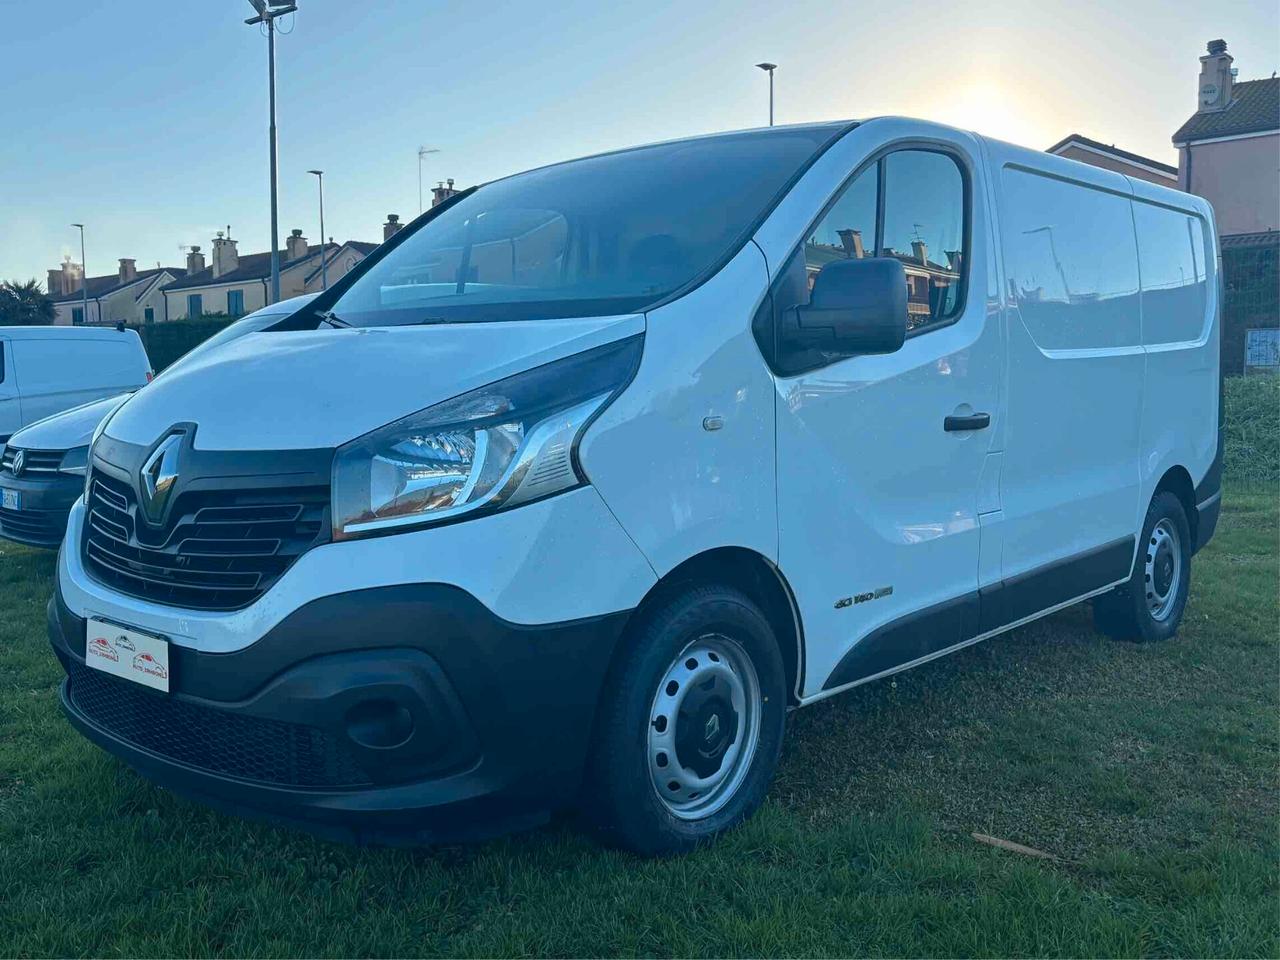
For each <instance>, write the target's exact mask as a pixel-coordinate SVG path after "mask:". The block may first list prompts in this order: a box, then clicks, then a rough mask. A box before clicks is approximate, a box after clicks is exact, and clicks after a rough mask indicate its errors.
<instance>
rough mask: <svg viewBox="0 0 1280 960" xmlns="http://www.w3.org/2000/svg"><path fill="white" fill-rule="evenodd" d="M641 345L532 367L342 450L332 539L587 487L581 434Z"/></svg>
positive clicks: (626, 374) (622, 344) (336, 465)
mask: <svg viewBox="0 0 1280 960" xmlns="http://www.w3.org/2000/svg"><path fill="white" fill-rule="evenodd" d="M641 343H642V338H641V337H632V338H630V339H627V340H622V341H618V342H616V343H611V344H608V345H606V346H603V347H597V348H596V349H594V350H588V351H586V352H585V353H580V354H576V355H574V356H572V357H567V358H565V359H563V360H557V361H555V362H554V363H548V364H546V365H545V366H541V367H535V368H534V369H532V370H527V371H525V372H524V373H519V374H516V375H515V376H513V377H508V378H507V379H505V380H499V381H498V382H497V383H493V384H490V385H489V386H486V387H481V388H479V389H478V390H473V391H471V392H470V393H464V394H462V395H461V396H458V397H454V398H453V399H452V400H446V401H444V402H443V403H438V404H436V405H435V406H432V407H427V408H426V409H425V410H420V411H418V412H417V413H414V414H410V415H409V416H407V417H404V418H402V419H400V420H396V421H395V422H394V423H389V424H387V425H386V426H384V427H379V428H378V429H377V430H374V431H372V432H370V433H367V434H365V435H364V436H363V437H359V438H357V439H355V440H353V441H351V442H350V443H348V444H345V445H344V446H342V447H339V448H338V452H337V454H336V455H335V456H334V459H333V510H332V513H333V538H334V539H335V540H349V539H352V538H355V537H362V536H368V535H370V534H375V533H382V532H384V531H390V530H400V529H404V528H406V527H415V526H424V525H427V524H433V523H441V522H444V521H446V520H453V519H455V518H458V517H460V516H463V515H468V516H469V515H472V514H479V513H492V512H494V511H497V510H503V509H506V508H508V507H514V506H517V505H519V504H522V503H528V502H529V501H531V500H537V499H540V498H542V497H547V496H550V495H551V494H553V493H559V492H560V491H562V490H568V489H569V488H571V487H576V486H578V485H580V484H583V483H585V482H586V477H584V476H583V475H582V471H581V468H580V467H579V465H578V463H577V457H576V446H577V441H578V438H579V437H580V436H581V435H582V433H583V431H584V430H585V428H586V427H587V425H588V424H589V423H590V422H591V421H592V420H593V419H594V418H595V416H596V414H598V413H599V412H600V411H601V410H603V409H604V407H605V406H606V405H607V404H608V403H609V401H610V400H612V399H613V398H614V397H615V396H617V394H618V393H619V392H620V391H621V390H622V388H623V387H625V386H626V385H627V383H628V382H629V381H630V380H631V377H632V375H633V374H634V373H635V370H636V367H637V365H638V364H639V361H640V349H641Z"/></svg>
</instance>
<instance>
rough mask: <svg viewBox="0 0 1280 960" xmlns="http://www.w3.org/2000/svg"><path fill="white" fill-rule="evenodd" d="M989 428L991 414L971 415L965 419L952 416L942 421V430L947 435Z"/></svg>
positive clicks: (964, 417)
mask: <svg viewBox="0 0 1280 960" xmlns="http://www.w3.org/2000/svg"><path fill="white" fill-rule="evenodd" d="M989 426H991V414H989V413H971V414H969V415H968V416H963V417H958V416H955V415H952V416H950V417H947V418H946V419H945V420H943V421H942V429H943V430H945V431H947V433H957V432H959V431H961V430H981V429H983V428H984V427H989Z"/></svg>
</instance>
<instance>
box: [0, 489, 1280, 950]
mask: <svg viewBox="0 0 1280 960" xmlns="http://www.w3.org/2000/svg"><path fill="white" fill-rule="evenodd" d="M1278 504H1280V499H1278V497H1277V493H1276V491H1275V489H1273V488H1268V489H1265V490H1264V489H1259V490H1256V491H1250V492H1243V491H1241V490H1239V489H1230V490H1228V494H1227V498H1226V505H1225V508H1224V512H1223V517H1222V522H1221V525H1220V527H1219V532H1218V536H1217V539H1216V540H1215V541H1214V542H1213V543H1212V544H1211V546H1210V547H1209V548H1208V549H1207V550H1206V551H1205V552H1204V553H1202V554H1201V555H1200V556H1199V557H1198V558H1197V559H1196V562H1195V564H1194V569H1193V583H1192V597H1191V604H1190V606H1189V608H1188V611H1187V616H1186V620H1185V622H1184V623H1183V627H1182V631H1181V633H1180V634H1179V636H1178V638H1177V639H1176V640H1174V641H1173V642H1170V643H1168V644H1164V645H1160V646H1150V647H1144V646H1134V645H1129V644H1122V643H1114V642H1111V641H1108V640H1105V639H1103V638H1102V637H1101V636H1099V635H1098V634H1096V633H1095V632H1094V631H1093V629H1092V626H1091V622H1090V617H1089V612H1088V609H1087V608H1086V607H1078V608H1076V609H1073V610H1069V611H1067V612H1065V613H1062V614H1059V615H1057V616H1054V617H1051V618H1049V619H1047V620H1043V621H1040V622H1039V623H1037V624H1033V625H1032V626H1029V627H1026V628H1023V629H1020V630H1017V631H1015V632H1013V633H1011V634H1007V635H1005V636H1003V637H1000V638H997V639H995V640H992V641H989V642H987V643H985V644H982V645H979V646H977V647H974V648H970V649H969V650H966V651H964V652H962V653H960V654H958V655H956V656H954V657H951V658H949V659H945V660H942V661H939V662H936V663H934V664H930V665H927V666H925V667H922V668H920V669H918V670H915V671H913V672H910V673H906V674H901V675H899V676H898V677H897V678H896V680H894V681H883V682H879V683H875V684H871V685H869V686H866V687H862V688H859V689H857V690H855V691H853V692H852V693H849V694H846V695H844V696H842V697H837V698H835V699H833V700H830V701H827V702H826V703H824V704H821V705H819V706H817V707H814V708H812V709H809V710H804V711H800V712H799V713H796V714H794V715H793V716H792V718H791V721H790V731H789V735H788V745H787V748H786V752H785V754H784V759H783V764H782V769H781V772H780V774H779V777H778V780H777V782H776V784H775V786H774V789H773V792H772V795H771V799H770V800H769V801H768V802H767V804H766V805H765V807H764V809H763V810H762V811H761V813H760V814H759V815H758V816H757V817H756V818H755V819H754V820H753V821H752V822H751V823H749V824H748V825H747V826H746V827H744V828H743V829H741V830H738V831H737V832H736V833H734V834H732V835H730V836H728V837H726V838H725V839H724V840H723V841H722V842H721V843H719V844H718V845H716V846H715V847H713V848H710V849H706V850H704V851H701V852H699V853H697V854H694V855H692V856H689V857H685V858H681V859H673V860H668V861H661V862H651V861H642V860H638V859H635V858H633V857H631V856H628V855H624V854H620V853H617V852H613V851H607V850H603V849H600V848H598V847H597V846H596V845H595V844H594V843H593V842H592V841H591V840H590V839H589V838H588V837H586V836H584V835H583V834H582V833H580V832H579V831H578V830H577V829H576V828H575V826H574V824H573V822H572V821H571V820H567V819H566V820H564V821H560V822H557V823H556V824H554V825H553V826H551V827H549V828H547V829H544V830H541V831H537V832H534V833H529V834H525V835H521V836H516V837H511V838H508V839H504V840H500V841H496V842H491V843H488V844H483V845H477V846H470V847H453V848H446V849H437V850H421V851H405V850H383V849H356V848H351V847H345V846H338V845H334V844H330V843H326V842H323V841H319V840H315V839H312V838H310V837H308V836H306V835H302V834H297V833H293V832H289V831H286V830H281V829H275V828H270V827H265V826H261V825H258V824H253V823H248V822H244V821H240V820H236V819H232V818H229V817H225V816H222V815H219V814H215V813H213V812H210V811H208V810H206V809H204V808H202V807H200V806H198V805H195V804H193V803H189V802H187V801H184V800H179V799H177V798H175V797H173V796H171V795H169V794H167V793H165V792H163V791H161V790H159V789H157V788H154V787H152V786H150V785H148V784H147V783H146V782H144V781H143V780H141V779H140V778H139V777H137V776H136V775H135V774H133V773H132V772H131V771H130V770H128V769H127V768H125V767H123V766H122V765H121V764H119V763H118V762H116V761H115V760H113V759H112V758H110V757H108V756H106V755H105V754H103V753H101V752H99V751H98V750H97V749H95V748H94V747H92V746H90V745H89V744H88V743H87V742H85V741H84V740H82V739H81V738H80V737H79V736H78V735H76V734H75V733H73V732H72V730H71V728H70V727H69V726H68V724H67V723H66V722H65V721H64V720H63V718H62V716H61V714H60V712H59V710H58V708H57V704H56V694H55V689H56V684H57V683H58V681H59V679H60V676H61V673H60V670H59V668H58V665H57V663H56V661H55V660H54V658H53V656H52V654H51V653H50V652H49V651H48V649H47V646H46V641H45V637H44V604H45V600H46V599H47V597H48V595H49V592H50V589H51V575H52V570H53V557H52V556H51V555H50V554H47V553H39V552H34V551H25V550H22V549H20V548H15V547H11V546H4V547H3V548H0V954H3V955H51V954H60V955H98V956H120V957H137V956H153V955H155V956H186V955H202V954H226V955H234V956H269V955H287V956H343V955H367V956H375V955H377V956H384V955H385V956H395V955H398V956H404V955H418V954H432V955H439V954H449V955H475V956H496V955H530V954H553V955H615V954H677V955H689V956H719V955H745V956H762V955H819V956H828V955H852V954H873V955H876V954H889V955H941V956H953V955H1033V954H1034V955H1059V956H1088V955H1124V956H1136V955H1144V956H1166V955H1178V956H1271V957H1274V956H1277V955H1278V954H1280V750H1278V747H1280V743H1278V740H1280V738H1278V718H1280V712H1278V710H1277V708H1278V707H1280V702H1278V701H1280V659H1278V657H1277V653H1278V646H1280V644H1278V640H1280V636H1278V634H1280V598H1278V596H1277V594H1278V591H1280V559H1278V553H1280V551H1278V548H1280V507H1278ZM974 832H978V833H982V834H989V835H993V836H996V837H1000V838H1005V839H1008V840H1012V841H1016V842H1018V843H1021V844H1026V845H1029V846H1031V847H1035V848H1037V849H1039V850H1042V851H1045V852H1047V853H1049V854H1052V855H1053V856H1054V857H1056V858H1057V859H1053V860H1042V859H1035V858H1032V857H1028V856H1024V855H1021V854H1018V853H1012V852H1008V851H1005V850H1001V849H995V848H992V847H990V846H987V845H983V844H980V843H977V842H975V841H974V840H973V839H972V838H971V834H972V833H974Z"/></svg>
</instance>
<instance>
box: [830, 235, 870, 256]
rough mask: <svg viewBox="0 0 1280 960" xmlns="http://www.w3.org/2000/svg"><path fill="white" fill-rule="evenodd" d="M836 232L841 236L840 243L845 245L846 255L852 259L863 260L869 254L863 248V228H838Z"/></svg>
mask: <svg viewBox="0 0 1280 960" xmlns="http://www.w3.org/2000/svg"><path fill="white" fill-rule="evenodd" d="M836 234H837V235H838V236H839V237H840V245H841V246H843V247H844V254H845V256H846V257H848V258H849V259H850V260H861V259H862V258H863V257H865V256H866V255H867V252H866V251H865V250H864V249H863V248H862V231H861V230H837V231H836Z"/></svg>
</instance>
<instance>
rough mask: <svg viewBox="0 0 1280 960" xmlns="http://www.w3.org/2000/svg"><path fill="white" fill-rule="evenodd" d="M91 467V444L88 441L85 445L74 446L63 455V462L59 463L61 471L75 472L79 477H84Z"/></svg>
mask: <svg viewBox="0 0 1280 960" xmlns="http://www.w3.org/2000/svg"><path fill="white" fill-rule="evenodd" d="M88 469H89V445H88V444H87V443H86V444H85V445H84V446H83V447H72V448H71V449H70V450H68V451H67V452H66V453H64V454H63V455H62V462H61V463H59V464H58V471H59V472H60V473H73V474H75V475H76V476H77V477H83V476H84V475H85V472H86V471H87V470H88Z"/></svg>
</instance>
